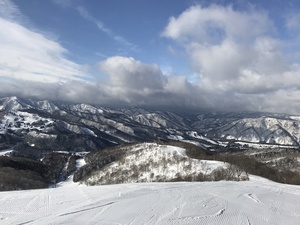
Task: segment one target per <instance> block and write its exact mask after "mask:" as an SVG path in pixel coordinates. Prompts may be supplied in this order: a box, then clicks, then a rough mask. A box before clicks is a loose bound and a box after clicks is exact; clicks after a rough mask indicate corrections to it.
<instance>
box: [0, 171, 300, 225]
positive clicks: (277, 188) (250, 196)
mask: <svg viewBox="0 0 300 225" xmlns="http://www.w3.org/2000/svg"><path fill="white" fill-rule="evenodd" d="M299 221H300V187H299V186H291V185H283V184H277V183H274V182H270V181H267V180H265V179H262V178H259V177H251V180H250V181H244V182H226V181H221V182H203V183H142V184H121V185H106V186H92V187H87V186H84V185H77V184H74V183H72V182H70V181H69V182H66V183H62V184H61V185H58V187H57V188H51V189H42V190H29V191H14V192H1V193H0V224H7V225H9V224H31V225H32V224H38V225H42V224H73V225H74V224H75V225H76V224H101V225H105V224H106V225H108V224H111V225H112V224H131V225H134V224H137V225H141V224H149V225H152V224H162V225H165V224H216V225H217V224H222V225H223V224H232V225H236V224H251V225H255V224H264V225H266V224H270V225H282V224H285V225H290V224H293V225H296V224H299Z"/></svg>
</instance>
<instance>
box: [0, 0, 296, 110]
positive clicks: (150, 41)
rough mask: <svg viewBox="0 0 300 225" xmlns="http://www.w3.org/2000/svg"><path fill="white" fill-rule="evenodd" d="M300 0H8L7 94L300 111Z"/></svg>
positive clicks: (2, 90)
mask: <svg viewBox="0 0 300 225" xmlns="http://www.w3.org/2000/svg"><path fill="white" fill-rule="evenodd" d="M299 21H300V3H299V1H296V0H288V1H279V0H268V1H246V0H236V1H228V0H215V1H208V0H186V1H182V0H128V1H127V0H124V1H121V0H43V1H41V0H26V1H24V0H0V95H1V96H7V95H18V96H23V97H31V98H40V99H51V100H63V101H72V102H87V103H94V104H102V105H111V106H117V107H121V106H142V107H145V106H149V107H157V108H167V109H176V110H213V111H214V110H226V111H232V110H242V111H245V110H249V111H269V112H286V113H295V114H299V113H300V97H299V96H300V95H299V94H300V93H299V88H300V84H299V79H300V61H299V56H300V54H299V50H300V25H299V24H300V23H299Z"/></svg>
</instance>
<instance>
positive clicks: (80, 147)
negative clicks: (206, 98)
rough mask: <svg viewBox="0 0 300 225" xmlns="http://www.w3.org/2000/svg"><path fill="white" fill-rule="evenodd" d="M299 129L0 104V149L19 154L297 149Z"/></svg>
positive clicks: (254, 119) (253, 116) (269, 119)
mask: <svg viewBox="0 0 300 225" xmlns="http://www.w3.org/2000/svg"><path fill="white" fill-rule="evenodd" d="M299 128H300V117H297V116H288V115H277V114H263V113H214V114H211V113H205V114H203V113H202V114H200V113H199V114H193V115H189V114H187V113H186V112H182V113H172V112H166V111H157V110H146V109H141V108H136V107H132V108H121V109H117V108H107V107H100V106H95V105H89V104H70V103H59V102H51V101H47V100H43V101H38V100H30V99H22V98H18V97H6V98H1V99H0V149H5V148H8V147H10V146H14V145H16V144H17V143H22V146H21V148H19V153H20V152H21V151H22V150H24V149H27V150H26V151H27V152H28V150H30V149H42V150H50V151H53V150H56V151H94V150H97V149H102V148H105V147H109V146H115V145H119V144H124V143H137V142H143V141H153V140H168V139H172V140H181V141H187V142H192V143H194V144H197V145H199V146H201V147H203V148H205V149H208V150H227V149H228V148H226V146H227V147H232V146H237V145H232V143H235V144H236V143H238V144H241V145H243V146H245V144H247V145H250V146H251V144H269V145H282V146H299V143H300V133H299ZM16 149H17V150H18V148H16ZM21 149H22V150H21ZM20 154H21V153H20ZM22 154H25V152H24V151H22Z"/></svg>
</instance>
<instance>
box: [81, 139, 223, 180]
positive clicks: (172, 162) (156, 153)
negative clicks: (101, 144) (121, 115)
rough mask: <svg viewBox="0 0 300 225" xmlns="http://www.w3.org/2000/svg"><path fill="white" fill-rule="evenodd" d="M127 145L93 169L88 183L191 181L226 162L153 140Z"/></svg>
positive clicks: (209, 172) (219, 167)
mask: <svg viewBox="0 0 300 225" xmlns="http://www.w3.org/2000/svg"><path fill="white" fill-rule="evenodd" d="M126 148H129V149H128V150H127V152H126V155H125V156H123V157H122V158H121V159H120V160H118V161H115V162H113V163H111V164H108V165H107V166H105V167H104V168H101V169H99V170H96V171H93V173H92V175H91V176H89V177H88V178H85V180H84V182H85V184H88V185H100V184H115V183H136V182H157V181H163V182H165V181H171V180H174V179H183V178H185V177H187V176H190V177H191V180H199V179H200V178H202V177H204V176H207V175H210V174H212V172H213V171H215V170H217V169H221V168H223V169H226V168H227V166H228V164H227V163H224V162H220V161H210V160H198V159H192V158H189V157H188V156H187V155H186V149H183V148H179V147H175V146H169V145H159V144H156V143H142V144H136V145H133V146H131V147H126Z"/></svg>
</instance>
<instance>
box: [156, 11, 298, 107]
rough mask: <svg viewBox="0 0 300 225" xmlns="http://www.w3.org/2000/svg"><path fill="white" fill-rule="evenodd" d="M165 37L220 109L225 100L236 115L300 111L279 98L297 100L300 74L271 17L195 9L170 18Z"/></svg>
mask: <svg viewBox="0 0 300 225" xmlns="http://www.w3.org/2000/svg"><path fill="white" fill-rule="evenodd" d="M295 21H296V17H291V18H290V20H289V21H288V22H289V23H287V27H288V28H289V29H293V30H294V29H298V24H296V22H295ZM162 35H163V36H164V37H167V38H170V39H173V40H174V41H175V42H177V43H178V45H180V46H182V47H184V48H185V51H186V54H187V57H188V58H189V62H190V67H191V70H192V72H195V73H196V74H198V76H199V80H200V83H199V88H200V89H201V90H202V91H204V92H205V93H206V94H207V96H209V98H210V100H211V103H212V105H213V104H214V105H215V107H216V108H219V109H220V106H224V104H222V103H221V104H219V101H220V100H221V99H223V101H226V102H227V104H228V105H231V104H232V105H235V108H236V109H238V108H241V109H250V110H251V109H252V110H262V111H281V112H282V111H283V109H286V110H287V109H288V111H289V112H291V111H294V112H295V111H297V110H300V108H299V107H298V105H297V104H293V106H292V107H291V104H292V102H291V101H290V102H286V101H283V99H285V100H287V99H289V98H287V97H285V98H284V97H282V98H281V97H280V95H279V93H289V96H296V95H295V93H297V91H296V90H297V89H299V88H300V84H299V82H298V81H299V79H300V69H299V65H298V64H297V63H294V62H292V61H289V60H290V59H291V57H289V56H288V55H286V54H285V51H284V48H285V47H286V46H287V41H286V40H284V39H279V37H278V35H277V30H276V27H275V24H273V22H272V21H271V19H270V18H269V17H268V14H267V13H266V12H264V11H259V10H255V8H252V9H249V10H244V11H237V10H234V9H233V8H232V7H225V6H219V5H212V6H209V7H201V6H193V7H190V8H189V9H187V10H186V11H184V12H183V13H182V14H180V15H179V16H178V17H171V18H170V20H169V23H168V24H167V26H166V27H165V29H164V31H163V32H162ZM275 96H276V98H278V99H277V102H278V103H276V99H275ZM219 98H220V99H219ZM263 98H265V100H262V99H263ZM240 99H243V101H244V102H245V104H241V101H240ZM294 100H297V101H300V98H297V97H295V98H294ZM279 103H280V104H282V106H280V104H279ZM286 105H289V106H290V107H285V106H286Z"/></svg>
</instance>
